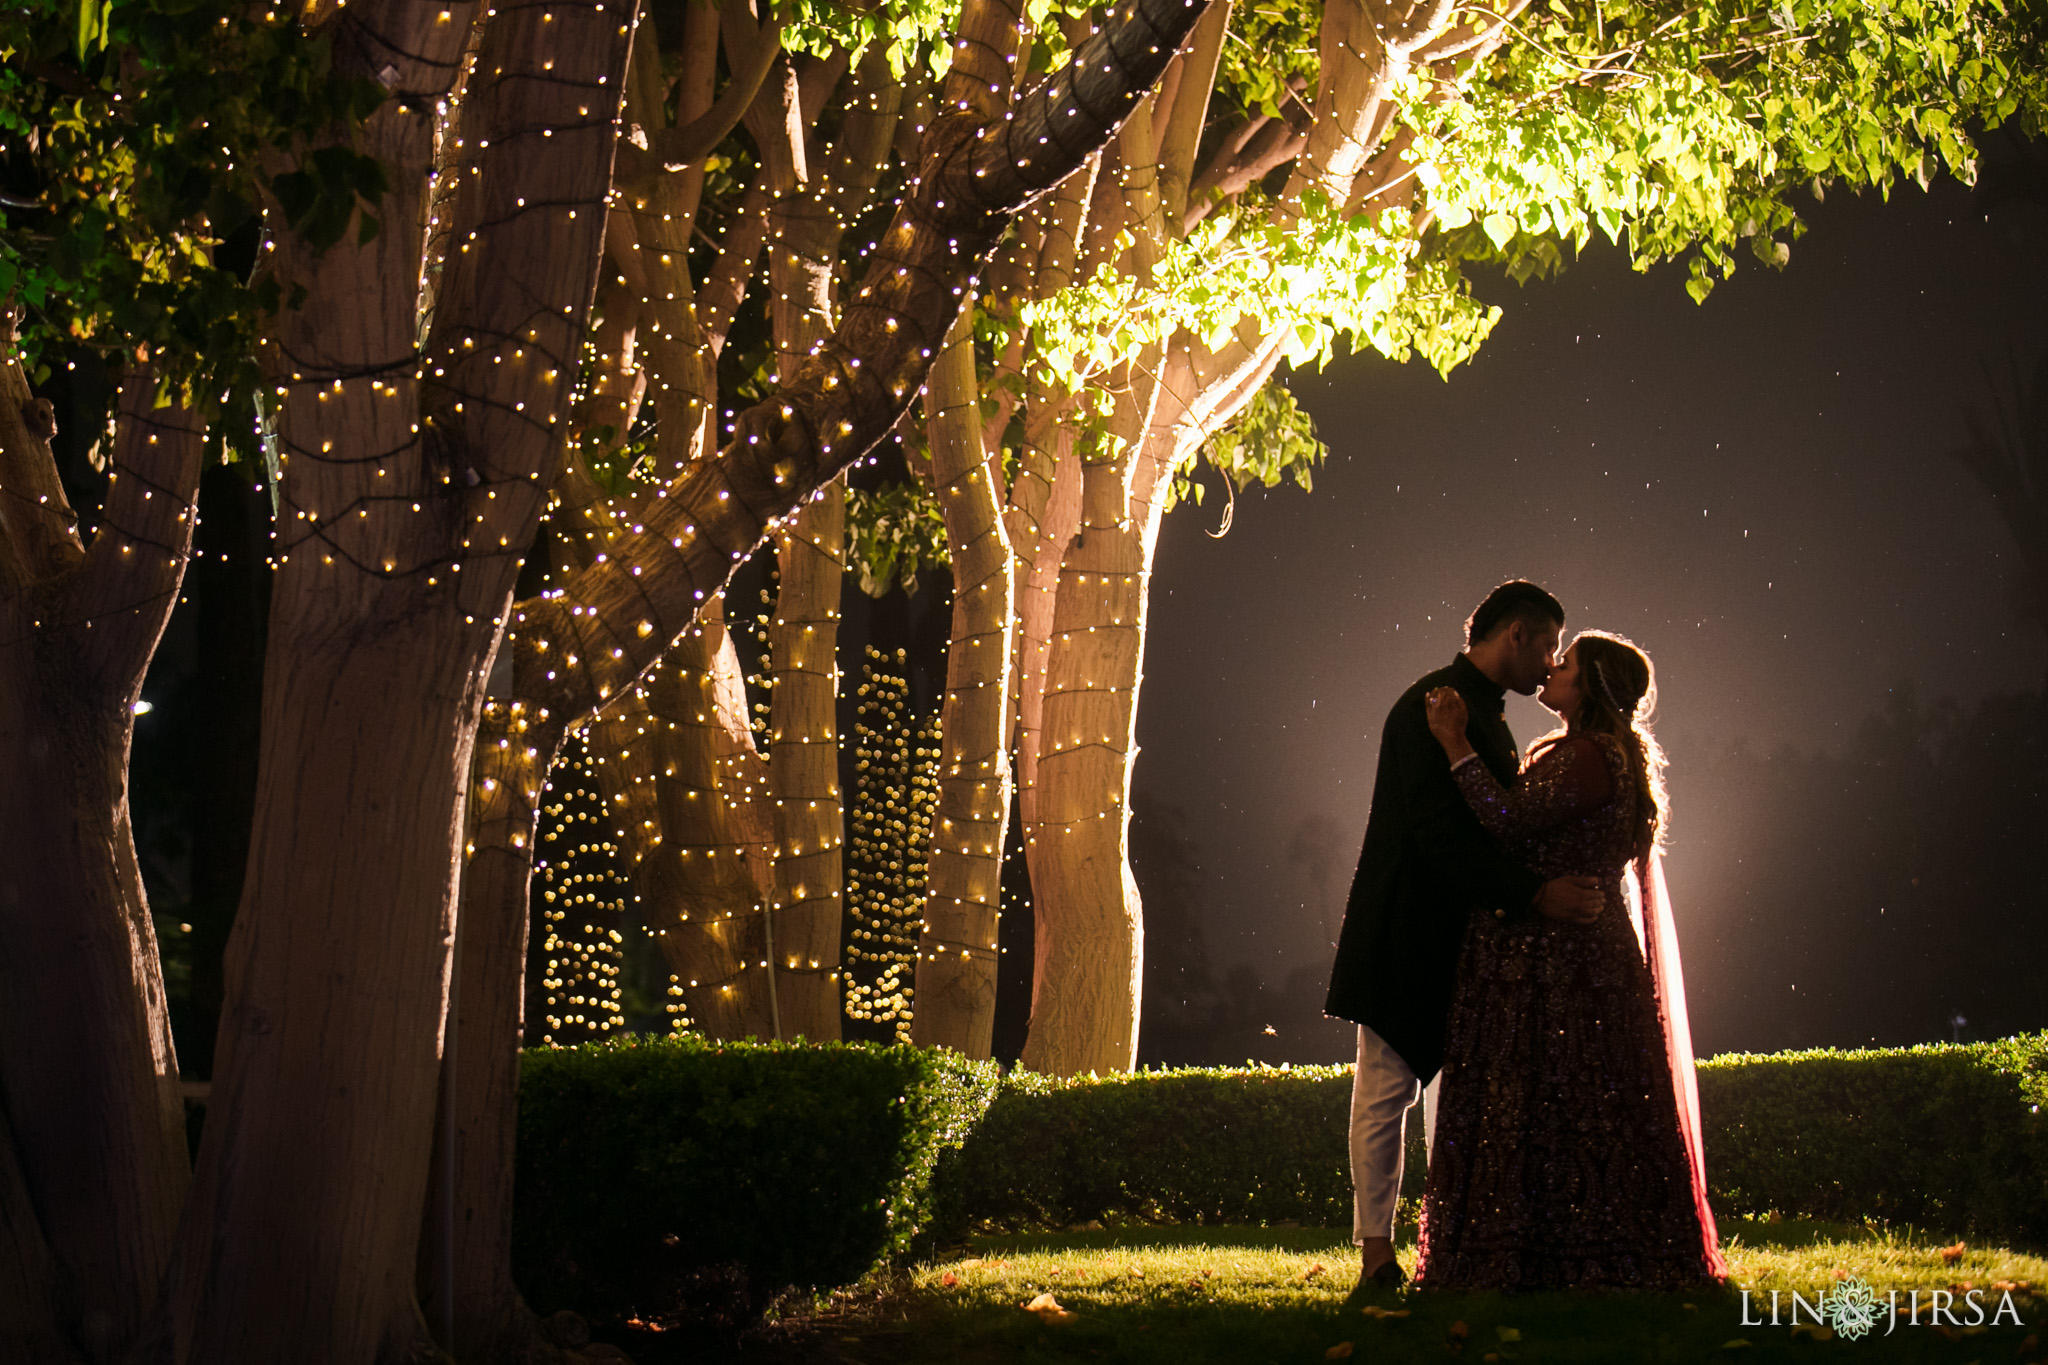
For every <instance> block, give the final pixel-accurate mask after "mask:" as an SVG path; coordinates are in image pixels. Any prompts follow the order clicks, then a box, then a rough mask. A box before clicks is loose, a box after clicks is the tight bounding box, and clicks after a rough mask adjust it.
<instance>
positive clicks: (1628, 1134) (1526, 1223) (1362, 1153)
mask: <svg viewBox="0 0 2048 1365" xmlns="http://www.w3.org/2000/svg"><path fill="white" fill-rule="evenodd" d="M1564 616H1565V613H1564V608H1563V607H1562V606H1561V605H1559V603H1558V600H1557V599H1556V598H1555V597H1553V596H1551V595H1550V593H1548V592H1546V591H1544V590H1543V589H1542V588H1540V587H1538V586H1537V585H1536V584H1534V583H1529V582H1524V581H1521V580H1516V581H1514V582H1510V583H1503V584H1502V585H1501V586H1500V587H1498V588H1495V589H1494V590H1493V592H1492V593H1490V594H1489V595H1488V596H1487V598H1486V600H1485V601H1484V602H1482V603H1480V605H1479V608H1478V610H1476V611H1474V612H1473V613H1472V616H1471V619H1470V620H1468V621H1467V622H1466V627H1465V631H1466V641H1467V643H1466V646H1465V648H1464V650H1463V652H1461V653H1460V654H1458V656H1457V657H1456V658H1454V659H1452V660H1451V663H1450V666H1449V667H1447V668H1442V669H1438V670H1437V671H1436V672H1434V673H1431V674H1429V675H1428V676H1426V677H1424V678H1423V679H1421V680H1420V681H1419V682H1417V683H1416V684H1415V685H1414V686H1412V687H1410V688H1409V689H1408V690H1407V691H1406V692H1404V693H1402V694H1401V699H1400V700H1399V701H1397V702H1395V703H1394V708H1393V710H1392V711H1391V712H1389V713H1388V715H1387V720H1386V724H1385V726H1384V727H1383V729H1382V731H1381V739H1380V755H1379V768H1378V771H1377V773H1376V774H1375V776H1374V780H1373V795H1372V813H1371V815H1370V816H1369V817H1368V819H1367V822H1366V830H1365V850H1364V853H1363V854H1362V855H1361V856H1360V858H1359V863H1358V875H1357V877H1356V878H1355V879H1354V880H1353V882H1352V885H1351V897H1350V901H1349V904H1348V905H1347V907H1346V909H1345V914H1344V927H1343V930H1342V931H1341V933H1340V935H1339V937H1338V942H1337V958H1336V964H1335V966H1334V967H1333V968H1332V971H1331V979H1330V993H1329V1000H1328V1003H1327V1004H1326V1005H1325V1007H1324V1008H1325V1010H1326V1012H1327V1013H1329V1014H1331V1015H1333V1016H1335V1017H1337V1018H1341V1019H1348V1020H1351V1021H1352V1022H1354V1023H1356V1024H1357V1025H1358V1067H1357V1071H1356V1073H1355V1076H1354V1079H1353V1082H1352V1089H1351V1180H1352V1188H1353V1200H1354V1202H1353V1220H1352V1240H1353V1241H1354V1242H1356V1243H1358V1245H1359V1246H1360V1247H1361V1249H1362V1254H1361V1265H1360V1267H1359V1276H1358V1288H1357V1290H1355V1291H1353V1298H1354V1300H1357V1299H1361V1298H1363V1297H1365V1296H1367V1295H1369V1294H1371V1293H1372V1292H1374V1291H1375V1290H1377V1289H1392V1288H1397V1287H1399V1286H1400V1285H1401V1284H1402V1283H1403V1282H1404V1281H1405V1280H1406V1279H1407V1278H1408V1276H1407V1275H1405V1274H1404V1272H1403V1271H1402V1269H1401V1264H1400V1262H1399V1261H1398V1260H1396V1259H1395V1255H1394V1243H1393V1236H1394V1211H1395V1204H1396V1201H1397V1199H1398V1197H1399V1194H1400V1189H1401V1165H1402V1130H1403V1126H1404V1122H1405V1119H1406V1116H1407V1114H1408V1111H1409V1110H1410V1109H1411V1108H1412V1107H1413V1106H1414V1104H1415V1102H1416V1100H1417V1098H1418V1096H1420V1097H1422V1098H1423V1101H1424V1105H1423V1112H1424V1129H1425V1132H1426V1133H1427V1150H1428V1153H1429V1178H1428V1181H1427V1184H1426V1187H1425V1191H1424V1194H1423V1203H1422V1216H1421V1240H1420V1246H1419V1248H1418V1251H1417V1256H1416V1269H1415V1275H1414V1282H1415V1284H1416V1285H1417V1286H1420V1287H1427V1288H1431V1289H1437V1288H1442V1289H1491V1290H1516V1289H1579V1288H1602V1287H1605V1288H1628V1289H1675V1288H1682V1287H1686V1286H1695V1285H1705V1284H1711V1283H1714V1282H1716V1281H1718V1280H1720V1279H1721V1278H1723V1277H1724V1276H1726V1274H1727V1272H1728V1268H1727V1263H1726V1262H1725V1261H1724V1260H1723V1259H1722V1257H1721V1253H1720V1248H1719V1243H1718V1239H1717V1237H1716V1234H1715V1230H1714V1215H1713V1212H1712V1210H1711V1209H1710V1208H1709V1207H1708V1205H1707V1193H1706V1178H1705V1173H1704V1166H1703V1161H1702V1154H1701V1148H1700V1128H1699V1099H1698V1091H1697V1089H1696V1087H1695V1084H1694V1080H1693V1057H1692V1038H1691V1031H1690V1028H1689V1026H1688V1024H1687V1020H1686V1012H1685V986H1684V980H1683V976H1682V974H1681V972H1680V970H1679V961H1678V939H1677V935H1676V933H1675V931H1674V930H1673V927H1672V923H1671V910H1670V903H1669V899H1668V897H1667V895H1666V893H1665V889H1664V878H1663V872H1662V869H1661V865H1660V862H1659V858H1658V845H1659V842H1660V839H1661V837H1662V835H1663V832H1664V824H1665V821H1664V791H1663V766H1664V760H1663V754H1662V752H1661V751H1660V750H1659V749H1658V747H1657V741H1656V738H1655V737H1654V736H1653V735H1652V734H1651V733H1650V728H1649V717H1650V714H1651V711H1652V710H1653V709H1654V707H1655V705H1656V695H1657V688H1656V677H1655V674H1654V672H1653V671H1652V669H1651V666H1650V660H1649V657H1648V656H1647V655H1645V654H1644V653H1643V652H1642V651H1641V650H1640V649H1638V648H1636V647H1635V646H1634V645H1633V644H1631V643H1629V642H1628V641H1627V640H1624V639H1622V638H1621V637H1620V636H1617V635H1609V634H1606V633H1604V632H1601V631H1590V630H1589V631H1585V632H1583V633H1582V634H1580V635H1579V636H1578V637H1577V638H1576V639H1574V640H1573V641H1572V643H1571V646H1570V647H1569V648H1568V649H1566V650H1565V651H1564V652H1563V654H1562V655H1560V654H1559V653H1558V644H1559V642H1560V640H1561V638H1562V636H1563V632H1564ZM1510 691H1513V692H1518V693H1520V694H1521V695H1523V696H1528V695H1530V694H1532V693H1533V694H1535V696H1536V698H1537V700H1539V701H1540V702H1542V703H1543V705H1544V706H1546V707H1548V708H1549V709H1550V710H1552V711H1554V712H1556V713H1557V716H1558V719H1559V721H1560V722H1561V728H1560V729H1558V730H1557V731H1555V732H1554V733H1552V734H1550V735H1548V736H1545V737H1544V738H1543V739H1540V740H1538V741H1537V742H1536V743H1535V744H1534V745H1533V746H1532V747H1531V748H1530V751H1529V754H1528V757H1527V759H1526V760H1518V757H1517V753H1516V748H1515V740H1514V736H1513V735H1512V734H1510V733H1509V732H1508V725H1507V718H1506V715H1505V712H1504V709H1503V703H1504V702H1505V700H1506V695H1507V693H1508V692H1510Z"/></svg>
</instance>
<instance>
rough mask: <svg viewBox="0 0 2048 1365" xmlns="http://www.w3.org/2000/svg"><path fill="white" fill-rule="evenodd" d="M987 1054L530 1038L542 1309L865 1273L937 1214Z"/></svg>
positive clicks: (969, 1124) (523, 1265)
mask: <svg viewBox="0 0 2048 1365" xmlns="http://www.w3.org/2000/svg"><path fill="white" fill-rule="evenodd" d="M998 1074H999V1073H998V1069H997V1067H996V1066H995V1064H994V1063H991V1062H970V1061H968V1060H967V1059H965V1058H963V1057H961V1056H959V1055H958V1054H956V1053H950V1052H927V1051H921V1050H919V1049H916V1048H911V1047H888V1048H883V1047H875V1046H871V1045H865V1044H851V1045H848V1044H840V1043H832V1044H827V1045H825V1046H822V1047H819V1046H811V1045H808V1044H801V1043H797V1044H759V1043H725V1044H712V1043H706V1042H703V1041H702V1040H699V1039H694V1038H664V1039H659V1040H647V1041H641V1040H633V1039H624V1040H619V1041H615V1042H609V1043H602V1044H594V1045H591V1046H586V1047H580V1048H565V1049H537V1050H533V1051H529V1052H527V1053H525V1054H524V1058H523V1060H522V1068H521V1079H520V1094H519V1154H518V1168H517V1170H518V1179H517V1194H516V1210H515V1215H514V1225H513V1229H514V1242H513V1263H514V1273H515V1275H516V1276H517V1278H518V1281H519V1284H520V1286H521V1288H522V1289H524V1290H525V1292H526V1294H527V1296H528V1297H529V1299H530V1300H531V1301H532V1302H533V1304H534V1306H535V1307H536V1308H538V1309H540V1311H542V1312H543V1313H546V1312H549V1311H552V1310H553V1309H555V1308H559V1307H573V1308H575V1309H576V1310H577V1311H578V1312H580V1313H582V1314H584V1315H585V1316H587V1317H591V1318H593V1319H597V1320H600V1321H603V1320H615V1319H619V1318H623V1317H627V1316H630V1315H632V1314H634V1313H640V1314H644V1315H648V1316H657V1315H659V1316H668V1315H672V1314H674V1313H676V1312H678V1311H683V1312H689V1311H693V1310H694V1311H698V1312H703V1311H713V1312H717V1311H720V1310H723V1311H729V1312H732V1313H735V1314H739V1315H745V1314H748V1313H751V1312H753V1311H756V1310H757V1309H758V1308H759V1307H760V1306H761V1305H762V1304H763V1303H765V1302H766V1300H767V1299H768V1298H769V1297H771V1296H772V1295H773V1294H775V1293H776V1292H778V1291H780V1290H782V1289H783V1288H785V1287H788V1286H792V1285H794V1286H799V1287H804V1288H815V1287H824V1286H834V1285H842V1284H847V1283H851V1282H852V1281H854V1280H857V1279H859V1278H860V1277H861V1276H862V1275H863V1274H865V1273H866V1272H867V1271H868V1270H869V1269H870V1268H871V1267H873V1266H874V1265H876V1264H877V1263H879V1262H881V1261H883V1260H885V1259H887V1258H889V1257H890V1256H893V1255H896V1254H899V1253H901V1252H902V1251H903V1250H904V1249H905V1248H907V1247H908V1246H909V1244H910V1240H911V1238H912V1237H913V1236H914V1235H915V1234H916V1232H917V1230H918V1228H919V1227H920V1226H921V1225H922V1223H923V1222H924V1220H925V1218H926V1216H927V1212H928V1206H929V1199H930V1187H931V1176H932V1169H933V1166H934V1164H935V1163H936V1161H937V1159H938V1156H939V1153H940V1151H941V1150H943V1149H945V1148H947V1147H949V1146H957V1145H958V1144H959V1143H960V1142H961V1140H962V1139H964V1138H965V1137H966V1135H967V1134H968V1132H969V1131H971V1130H972V1128H973V1127H974V1125H975V1124H976V1122H977V1121H979V1120H980V1118H981V1116H982V1113H983V1111H984V1110H985V1109H986V1108H987V1107H988V1103H989V1100H990V1098H991V1097H992V1096H993V1094H994V1092H995V1089H996V1085H997V1079H998Z"/></svg>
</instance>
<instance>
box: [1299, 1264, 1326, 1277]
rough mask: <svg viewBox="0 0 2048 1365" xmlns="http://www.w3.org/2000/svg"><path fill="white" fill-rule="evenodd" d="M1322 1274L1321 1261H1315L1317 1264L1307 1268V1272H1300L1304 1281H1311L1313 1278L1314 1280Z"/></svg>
mask: <svg viewBox="0 0 2048 1365" xmlns="http://www.w3.org/2000/svg"><path fill="white" fill-rule="evenodd" d="M1322 1273H1323V1263H1322V1262H1321V1261H1317V1262H1316V1263H1315V1264H1314V1265H1312V1266H1310V1267H1309V1268H1308V1269H1307V1270H1304V1271H1302V1272H1301V1278H1303V1279H1304V1280H1313V1279H1314V1278H1315V1277H1316V1276H1318V1275H1320V1274H1322Z"/></svg>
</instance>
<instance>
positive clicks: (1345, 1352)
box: [1323, 1341, 1351, 1360]
mask: <svg viewBox="0 0 2048 1365" xmlns="http://www.w3.org/2000/svg"><path fill="white" fill-rule="evenodd" d="M1350 1358H1351V1343H1350V1342H1348V1341H1340V1342H1338V1343H1337V1344H1336V1345H1335V1346H1332V1347H1331V1348H1330V1349H1329V1350H1327V1351H1325V1352H1323V1359H1324V1360H1348V1359H1350Z"/></svg>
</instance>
